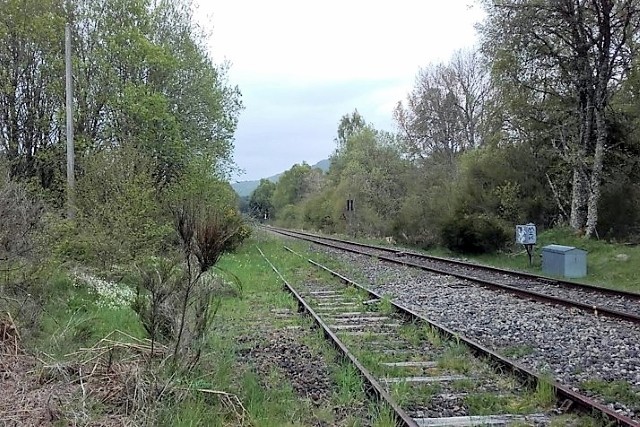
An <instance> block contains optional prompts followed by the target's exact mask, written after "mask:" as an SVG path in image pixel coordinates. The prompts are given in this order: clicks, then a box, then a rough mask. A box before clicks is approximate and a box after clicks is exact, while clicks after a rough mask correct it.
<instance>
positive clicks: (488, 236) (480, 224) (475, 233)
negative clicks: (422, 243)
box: [441, 214, 510, 253]
mask: <svg viewBox="0 0 640 427" xmlns="http://www.w3.org/2000/svg"><path fill="white" fill-rule="evenodd" d="M441 233H442V241H443V243H444V244H445V245H446V246H447V247H448V248H449V249H451V250H453V251H456V252H462V253H486V252H495V251H496V250H498V249H500V248H501V247H503V246H504V245H505V243H507V241H508V240H509V237H510V234H509V233H508V232H507V230H506V228H505V227H504V225H503V224H502V223H501V222H500V220H499V219H497V218H495V217H492V216H488V215H482V214H471V215H456V216H454V217H452V218H451V219H450V220H448V221H445V223H444V224H443V227H442V231H441Z"/></svg>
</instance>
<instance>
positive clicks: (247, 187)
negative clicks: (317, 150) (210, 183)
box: [231, 159, 331, 197]
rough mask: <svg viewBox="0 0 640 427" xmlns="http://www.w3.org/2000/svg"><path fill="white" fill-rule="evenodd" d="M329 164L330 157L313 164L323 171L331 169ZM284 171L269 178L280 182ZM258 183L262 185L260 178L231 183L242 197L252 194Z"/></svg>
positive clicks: (313, 166)
mask: <svg viewBox="0 0 640 427" xmlns="http://www.w3.org/2000/svg"><path fill="white" fill-rule="evenodd" d="M329 166H331V160H329V159H324V160H320V161H319V162H318V163H316V164H315V165H311V167H312V168H318V169H320V170H322V171H323V172H327V171H328V170H329ZM283 173H284V172H280V173H279V174H276V175H273V176H270V177H268V178H267V179H268V180H269V181H271V182H278V180H279V179H280V177H281V176H282V174H283ZM258 185H260V180H257V181H238V182H236V183H234V184H231V187H233V189H234V190H236V193H238V195H239V196H240V197H247V196H250V195H251V193H253V190H255V189H256V188H258Z"/></svg>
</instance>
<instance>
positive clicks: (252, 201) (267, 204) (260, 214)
mask: <svg viewBox="0 0 640 427" xmlns="http://www.w3.org/2000/svg"><path fill="white" fill-rule="evenodd" d="M275 189H276V184H275V183H274V182H272V181H270V180H268V179H261V180H260V184H259V185H258V187H257V188H256V189H255V190H253V193H251V196H250V197H249V212H250V213H251V215H252V216H254V217H256V218H258V219H263V218H264V219H267V218H270V217H271V215H272V214H273V204H272V202H271V198H272V197H273V193H274V191H275Z"/></svg>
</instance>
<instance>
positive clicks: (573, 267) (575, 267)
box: [542, 245, 587, 278]
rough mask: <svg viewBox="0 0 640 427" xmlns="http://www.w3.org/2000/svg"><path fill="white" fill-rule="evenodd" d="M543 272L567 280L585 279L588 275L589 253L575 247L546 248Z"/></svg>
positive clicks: (557, 246)
mask: <svg viewBox="0 0 640 427" xmlns="http://www.w3.org/2000/svg"><path fill="white" fill-rule="evenodd" d="M542 272H543V273H544V274H549V275H552V276H562V277H567V278H578V277H584V276H586V275H587V251H583V250H582V249H578V248H574V247H573V246H562V245H547V246H544V247H543V248H542Z"/></svg>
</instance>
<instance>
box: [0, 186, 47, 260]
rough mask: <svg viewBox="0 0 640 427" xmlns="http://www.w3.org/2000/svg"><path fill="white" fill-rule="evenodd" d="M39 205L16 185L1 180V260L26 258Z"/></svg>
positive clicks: (30, 248)
mask: <svg viewBox="0 0 640 427" xmlns="http://www.w3.org/2000/svg"><path fill="white" fill-rule="evenodd" d="M41 215H42V205H41V204H40V203H37V202H36V201H34V200H33V199H32V198H31V197H29V195H28V194H27V192H26V191H25V190H24V188H22V186H20V185H19V184H17V183H15V182H11V181H10V182H6V183H4V184H3V183H2V182H1V181H0V261H10V260H15V259H18V258H22V257H28V256H29V255H31V254H32V252H33V233H34V232H35V230H36V228H37V226H38V224H39V222H40V217H41Z"/></svg>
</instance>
